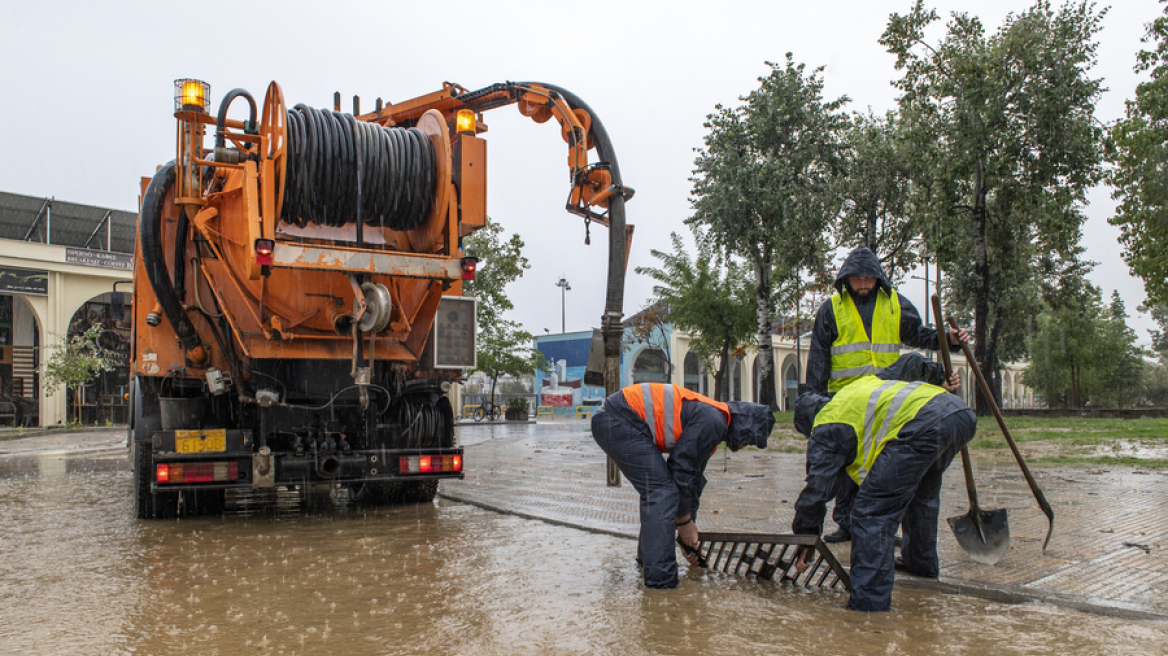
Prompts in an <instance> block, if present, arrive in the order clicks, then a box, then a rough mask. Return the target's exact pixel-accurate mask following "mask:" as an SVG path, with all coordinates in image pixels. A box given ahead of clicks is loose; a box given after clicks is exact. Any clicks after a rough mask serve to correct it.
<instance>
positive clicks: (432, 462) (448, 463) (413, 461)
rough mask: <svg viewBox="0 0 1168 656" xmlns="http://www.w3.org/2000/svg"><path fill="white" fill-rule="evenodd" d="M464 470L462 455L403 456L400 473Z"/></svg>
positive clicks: (440, 472)
mask: <svg viewBox="0 0 1168 656" xmlns="http://www.w3.org/2000/svg"><path fill="white" fill-rule="evenodd" d="M460 471H462V456H460V455H452V456H402V457H401V459H400V460H399V461H398V473H399V474H453V473H457V472H460Z"/></svg>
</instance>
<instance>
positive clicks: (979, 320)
mask: <svg viewBox="0 0 1168 656" xmlns="http://www.w3.org/2000/svg"><path fill="white" fill-rule="evenodd" d="M973 196H974V198H973V278H974V283H973V345H974V351H975V353H974V354H975V356H976V358H977V362H978V365H979V366H980V367H981V371H982V375H984V376H985V377H986V380H989V371H990V370H989V369H988V364H989V363H988V360H989V358H988V357H987V355H988V348H987V347H988V346H989V340H988V339H986V338H987V337H988V335H987V333H988V330H987V328H988V326H987V321H988V319H989V313H990V312H989V310H990V266H989V259H988V254H987V252H986V185H985V162H984V161H982V160H979V161H978V163H977V168H976V169H975V170H974V174H973ZM976 409H977V414H978V415H981V416H986V415H988V414H990V409H989V407H988V405H987V404H986V403H984V402H979V403H977V408H976Z"/></svg>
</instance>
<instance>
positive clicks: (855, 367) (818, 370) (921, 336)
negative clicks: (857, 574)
mask: <svg viewBox="0 0 1168 656" xmlns="http://www.w3.org/2000/svg"><path fill="white" fill-rule="evenodd" d="M832 286H833V287H835V293H834V294H832V295H831V298H829V299H828V300H826V301H824V302H823V304H822V305H820V306H819V311H818V312H817V313H816V315H815V327H814V328H813V329H812V331H811V346H810V347H809V349H808V353H807V389H809V390H811V391H812V392H815V393H816V394H820V395H831V394H835V393H836V392H838V391H839V390H841V389H843V388H844V387H846V386H847V385H848V383H850V382H852V381H854V380H857V379H858V378H859V377H860V376H863V375H864V374H878V373H880V371H881V370H883V369H884V368H885V367H887V366H889V365H891V364H892V363H893V362H896V359H897V358H898V357H899V356H900V345H901V344H902V343H903V344H908V345H909V346H916V347H920V348H926V349H932V350H934V351H936V350H937V349H939V348H940V343H939V342H938V336H937V331H936V330H934V329H932V328H930V327H929V326H928V325H926V324H925V323H924V322H922V321H921V315H920V313H918V312H917V309H916V308H915V307H914V306H913V304H912V302H911V301H909V300H908V299H907V298H905V297H904V295H902V294H901V293H900V292H898V291H896V290H895V289H893V288H892V283H891V282H889V281H888V276H886V275H884V268H883V267H882V266H880V258H878V257H877V256H876V254H875V253H873V252H872V251H870V250H868V249H867V248H864V247H860V248H856V249H854V250H853V251H852V252H851V253H848V257H847V259H845V260H844V263H843V265H841V266H840V270H839V274H838V275H836V277H835V282H834V283H832ZM948 338H949V343H950V344H951V345H952V346H954V347H956V348H960V347H961V344H962V343H963V342H969V333H967V332H966V331H965V330H951V331H949V335H948ZM855 495H856V486H855V485H854V484H852V482H851V481H850V480H849V479H848V478H846V477H845V478H844V479H842V480H841V481H840V485H839V486H838V488H837V491H836V499H835V511H834V512H833V513H832V519H834V520H835V523H836V524H837V525H838V526H839V530H837V531H836V532H834V533H831V534H828V535H825V536H824V538H823V540H824V542H846V541H848V540H849V539H851V526H850V525H849V519H848V518H849V517H850V516H851V511H852V498H853V497H855Z"/></svg>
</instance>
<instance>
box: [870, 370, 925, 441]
mask: <svg viewBox="0 0 1168 656" xmlns="http://www.w3.org/2000/svg"><path fill="white" fill-rule="evenodd" d="M920 386H921V383H919V382H916V383H909V384H908V385H905V386H904V389H902V390H900V391H899V392H897V393H896V396H894V397H892V403H890V404H888V412H886V413H884V423H883V424H882V425H881V426H880V432H879V433H877V434H876V442H877V443H880V442H881V441H883V440H884V436H885V435H887V434H888V427H889V426H891V425H892V418H893V417H895V416H896V413H898V412H900V406H902V405H904V401H905V399H907V398H908V395H909V394H912V392H913V390H915V389H916V388H918V387H920Z"/></svg>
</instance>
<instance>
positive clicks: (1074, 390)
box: [1071, 363, 1083, 409]
mask: <svg viewBox="0 0 1168 656" xmlns="http://www.w3.org/2000/svg"><path fill="white" fill-rule="evenodd" d="M1071 407H1072V408H1076V409H1077V408H1081V407H1083V397H1082V393H1081V392H1080V390H1079V366H1078V365H1076V364H1073V363H1072V364H1071Z"/></svg>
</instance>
